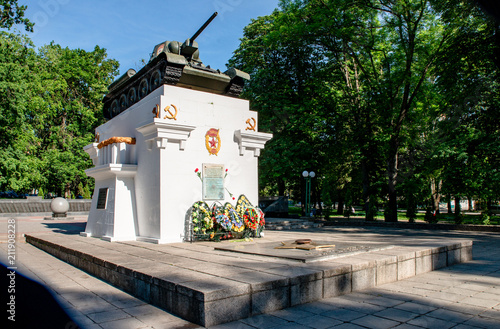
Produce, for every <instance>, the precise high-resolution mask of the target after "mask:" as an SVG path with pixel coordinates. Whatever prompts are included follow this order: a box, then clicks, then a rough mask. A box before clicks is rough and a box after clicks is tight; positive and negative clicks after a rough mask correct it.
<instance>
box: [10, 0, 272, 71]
mask: <svg viewBox="0 0 500 329" xmlns="http://www.w3.org/2000/svg"><path fill="white" fill-rule="evenodd" d="M18 2H19V4H21V5H27V6H28V9H27V10H26V12H25V17H27V18H28V19H29V20H30V21H32V22H34V23H35V27H34V30H35V32H34V33H27V32H25V31H24V28H23V27H17V28H18V30H19V31H21V32H23V33H26V34H27V35H28V36H29V37H30V38H31V39H32V40H33V42H34V44H35V46H37V47H40V46H43V45H45V44H48V43H50V42H51V41H54V42H55V43H56V44H59V45H61V46H62V47H69V48H70V49H76V48H80V49H84V50H86V51H92V50H93V49H94V47H95V46H96V45H98V46H99V47H101V48H106V50H107V53H108V58H113V59H116V60H118V62H119V63H120V74H123V73H125V72H126V71H127V70H128V69H129V68H132V69H135V70H138V69H140V68H141V67H142V62H141V61H142V60H145V61H146V62H147V61H148V60H149V56H150V54H151V52H152V51H153V48H154V46H155V45H157V44H159V43H161V42H163V41H165V40H169V41H172V40H175V41H180V42H184V41H185V40H186V39H188V38H190V37H191V36H192V35H193V34H194V33H195V32H196V31H197V30H198V29H199V28H200V27H201V26H202V25H203V23H205V21H206V20H207V19H208V18H209V17H210V16H211V15H212V14H213V13H214V12H216V11H217V12H218V13H219V15H218V16H217V17H216V18H215V20H214V21H213V22H212V23H211V24H210V25H209V26H208V27H207V28H206V29H205V31H204V32H203V33H202V34H201V35H200V36H199V37H198V38H197V39H196V41H197V42H198V45H199V50H200V59H201V60H202V61H203V64H205V65H210V66H211V67H212V68H214V69H220V70H221V71H225V70H226V65H225V64H227V62H228V60H229V59H230V58H231V56H232V54H233V51H234V50H236V48H237V47H238V46H239V44H240V40H239V39H240V38H242V37H243V28H244V27H245V26H246V25H248V24H249V23H250V22H251V20H252V19H256V18H257V17H259V16H265V15H269V14H271V13H272V12H273V10H274V9H275V8H277V7H278V3H279V0H189V1H179V0H176V1H175V0H143V1H138V0H121V1H119V0H19V1H18Z"/></svg>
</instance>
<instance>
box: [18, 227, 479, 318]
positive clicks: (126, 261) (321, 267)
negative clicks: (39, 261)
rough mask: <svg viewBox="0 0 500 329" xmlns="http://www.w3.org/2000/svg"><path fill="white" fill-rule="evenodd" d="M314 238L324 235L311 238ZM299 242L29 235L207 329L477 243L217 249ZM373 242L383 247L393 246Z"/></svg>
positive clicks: (395, 273)
mask: <svg viewBox="0 0 500 329" xmlns="http://www.w3.org/2000/svg"><path fill="white" fill-rule="evenodd" d="M287 234H288V235H287ZM334 234H337V235H334ZM330 235H331V236H334V237H335V239H336V240H338V241H340V240H342V241H344V242H348V241H351V243H352V242H356V243H359V236H358V235H357V234H352V235H349V234H346V233H344V234H340V233H331V234H330ZM307 236H308V237H312V238H313V239H316V238H318V239H319V238H321V237H323V235H320V233H317V234H316V235H315V234H314V233H311V232H309V233H307ZM292 237H301V236H300V234H299V233H297V232H294V231H291V232H289V233H287V232H276V231H275V232H273V231H271V232H267V233H266V237H265V238H262V239H258V241H249V242H231V241H225V242H221V243H218V244H217V243H213V242H198V243H176V244H165V245H157V244H149V243H145V242H138V241H131V242H112V243H111V242H106V241H103V240H100V239H97V238H85V237H81V236H78V235H64V234H54V233H50V234H42V233H39V234H38V233H37V234H28V235H26V241H27V242H28V243H30V244H32V245H34V246H36V247H38V248H40V249H42V250H44V251H46V252H48V253H50V254H52V255H54V256H56V257H58V258H60V259H62V260H64V261H66V262H68V263H70V264H72V265H74V266H76V267H78V268H80V269H82V270H84V271H86V272H88V273H90V274H92V275H94V276H96V277H98V278H100V279H102V280H104V281H106V282H108V283H110V284H112V285H114V286H116V287H118V288H120V289H122V290H124V291H126V292H128V293H130V294H132V295H134V296H136V297H138V298H140V299H142V300H144V301H146V302H148V303H150V304H152V305H155V306H158V307H160V308H162V309H164V310H166V311H169V312H172V313H174V314H176V315H178V316H180V317H182V318H184V319H186V320H188V321H191V322H194V323H197V324H199V325H202V326H205V327H209V326H213V325H217V324H222V323H226V322H231V321H235V320H238V319H243V318H247V317H249V316H253V315H258V314H262V313H267V312H272V311H276V310H280V309H284V308H287V307H291V306H296V305H300V304H305V303H309V302H312V301H316V300H320V299H323V298H329V297H334V296H339V295H343V294H348V293H350V292H354V291H360V290H363V289H367V288H371V287H374V286H377V285H380V284H385V283H389V282H394V281H398V280H402V279H406V278H409V277H412V276H415V275H417V274H420V273H425V272H430V271H432V270H435V269H439V268H443V267H446V266H450V265H453V264H457V263H461V262H466V261H469V260H471V259H472V241H469V240H463V239H453V240H448V241H443V239H423V240H421V241H414V240H411V239H408V240H400V241H399V240H398V241H391V244H393V245H394V247H393V248H383V249H379V250H376V251H371V252H365V253H359V254H355V255H349V256H345V257H338V258H334V259H328V260H324V261H317V262H311V263H303V262H297V261H294V260H291V259H285V258H277V257H267V256H259V255H256V254H241V253H235V252H228V251H221V250H215V248H214V247H215V246H224V245H225V246H235V243H238V245H240V246H245V245H258V244H261V243H267V244H269V243H277V244H279V241H282V240H283V239H284V238H292ZM372 239H374V240H373V241H374V243H375V245H376V243H379V244H381V243H382V242H383V243H384V244H387V242H386V241H378V242H377V241H376V240H375V238H374V237H372ZM236 249H238V248H236Z"/></svg>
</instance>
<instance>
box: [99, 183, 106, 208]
mask: <svg viewBox="0 0 500 329" xmlns="http://www.w3.org/2000/svg"><path fill="white" fill-rule="evenodd" d="M107 200H108V188H107V187H105V188H100V189H99V194H98V195H97V209H106V201H107Z"/></svg>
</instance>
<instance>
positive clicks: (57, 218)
mask: <svg viewBox="0 0 500 329" xmlns="http://www.w3.org/2000/svg"><path fill="white" fill-rule="evenodd" d="M73 219H75V217H66V216H64V217H63V216H52V217H44V218H43V220H73Z"/></svg>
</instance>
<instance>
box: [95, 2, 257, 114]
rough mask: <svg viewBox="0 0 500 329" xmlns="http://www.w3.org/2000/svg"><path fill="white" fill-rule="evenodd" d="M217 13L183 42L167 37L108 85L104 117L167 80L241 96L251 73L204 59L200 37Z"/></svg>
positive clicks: (137, 99) (127, 105)
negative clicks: (214, 65) (136, 66)
mask: <svg viewBox="0 0 500 329" xmlns="http://www.w3.org/2000/svg"><path fill="white" fill-rule="evenodd" d="M216 16H217V12H215V13H214V14H213V15H212V16H211V17H210V18H209V19H208V20H207V21H206V22H205V24H203V26H202V27H201V28H199V29H198V31H196V33H195V34H193V36H192V37H191V38H189V39H187V40H186V41H184V42H183V43H181V42H179V41H164V42H162V43H160V44H158V45H156V46H155V47H154V49H153V52H152V54H151V57H150V59H149V62H148V63H147V64H146V65H145V66H144V67H143V68H142V69H141V70H140V71H139V72H136V71H135V70H133V69H130V70H128V71H127V72H126V73H125V74H123V75H122V76H121V77H119V78H118V79H117V80H115V81H114V82H113V83H112V84H111V85H109V87H108V90H109V92H108V94H107V95H106V96H104V99H103V103H104V108H103V111H104V117H105V118H107V119H111V118H113V117H115V116H117V115H118V114H120V113H121V112H123V111H125V110H126V109H127V108H128V107H130V106H132V105H133V104H135V103H137V102H138V101H140V100H141V99H143V98H144V97H146V96H147V95H148V94H149V93H151V92H152V91H153V90H155V89H156V88H158V87H160V86H161V85H163V84H168V85H174V86H179V87H185V88H190V89H195V90H201V91H208V92H212V93H216V94H221V95H226V96H231V97H238V96H239V95H240V93H241V91H242V90H243V85H244V83H245V81H246V80H249V79H250V75H249V74H247V73H245V72H242V71H240V70H237V69H235V68H231V69H229V70H227V71H226V72H224V73H222V72H221V71H219V70H215V69H212V68H210V66H205V65H204V64H203V63H202V61H201V60H200V51H199V49H198V43H197V42H196V41H195V40H196V38H197V37H198V36H199V35H200V34H201V33H202V32H203V30H204V29H205V28H206V27H207V26H208V24H210V23H211V22H212V20H213V19H214V18H215V17H216Z"/></svg>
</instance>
